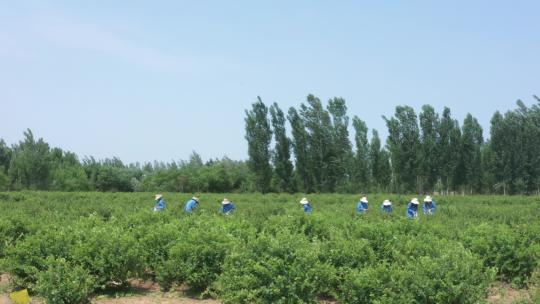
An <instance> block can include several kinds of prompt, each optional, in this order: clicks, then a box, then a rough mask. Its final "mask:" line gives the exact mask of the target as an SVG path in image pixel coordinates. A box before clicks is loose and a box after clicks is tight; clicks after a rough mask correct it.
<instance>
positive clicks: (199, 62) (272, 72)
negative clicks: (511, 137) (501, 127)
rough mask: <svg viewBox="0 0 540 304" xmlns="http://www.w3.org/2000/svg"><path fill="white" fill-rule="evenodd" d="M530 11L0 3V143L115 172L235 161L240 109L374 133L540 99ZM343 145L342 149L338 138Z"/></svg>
mask: <svg viewBox="0 0 540 304" xmlns="http://www.w3.org/2000/svg"><path fill="white" fill-rule="evenodd" d="M539 12H540V2H538V1H444V2H443V1H370V2H367V1H366V2H362V1H189V2H188V1H44V0H39V1H2V2H1V3H0V106H1V109H2V110H1V113H2V115H1V119H0V138H3V139H4V140H6V142H8V143H9V144H13V143H15V142H16V141H18V140H20V139H21V138H22V132H23V131H24V130H25V129H26V128H31V129H32V130H33V131H34V133H35V134H36V135H37V136H39V137H43V138H45V139H46V140H47V141H48V142H49V143H50V144H51V145H53V146H59V147H61V148H64V149H67V150H70V151H73V152H76V153H77V154H78V155H79V156H81V157H82V156H85V155H93V156H96V157H98V158H104V157H112V156H118V157H120V158H121V159H122V160H124V161H127V162H133V161H152V160H162V161H170V160H172V159H174V160H178V159H186V158H188V156H189V155H190V154H191V152H192V151H193V150H196V151H197V152H199V153H200V154H201V155H202V156H203V158H204V159H208V158H209V157H221V156H223V155H227V156H229V157H230V158H233V159H245V158H246V157H247V148H246V146H247V145H246V143H245V140H244V110H245V109H247V108H248V107H249V106H250V104H251V103H252V102H254V101H255V100H256V96H257V95H260V96H261V97H262V98H263V100H264V101H265V102H267V103H270V102H274V101H276V102H278V103H279V104H280V105H281V106H282V108H284V109H285V110H286V109H287V108H288V107H290V106H298V105H299V104H300V103H301V102H303V101H304V100H305V97H306V95H307V94H309V93H313V94H315V95H317V96H318V97H320V98H321V99H322V100H324V101H326V100H327V99H328V98H330V97H333V96H341V97H343V98H345V99H346V100H347V103H348V106H349V114H350V116H352V115H358V116H359V117H361V118H362V119H364V120H365V121H366V123H367V124H368V127H370V128H375V129H378V130H379V132H380V133H381V135H383V136H385V135H386V133H387V131H386V127H385V124H384V122H383V120H382V119H381V115H386V116H391V115H392V114H393V112H394V108H395V106H396V105H400V104H407V105H411V106H413V107H414V108H415V109H416V110H417V111H419V110H420V108H421V106H422V105H423V104H426V103H429V104H432V105H433V106H434V107H435V108H436V109H437V110H438V111H439V112H442V108H443V107H444V106H448V107H450V108H451V109H452V111H453V114H454V116H455V117H456V118H458V119H460V121H462V120H463V118H464V117H465V115H466V114H467V112H471V113H472V114H473V115H474V116H475V117H477V118H478V119H479V121H480V123H481V124H482V126H483V127H484V135H485V136H488V132H487V131H488V128H489V120H490V118H491V116H492V114H493V113H494V112H495V110H501V111H506V110H508V109H511V108H514V106H515V101H516V100H517V99H523V100H524V101H525V103H526V104H529V105H530V104H532V103H533V99H532V97H531V95H532V94H540V18H538V16H539ZM351 139H352V137H351Z"/></svg>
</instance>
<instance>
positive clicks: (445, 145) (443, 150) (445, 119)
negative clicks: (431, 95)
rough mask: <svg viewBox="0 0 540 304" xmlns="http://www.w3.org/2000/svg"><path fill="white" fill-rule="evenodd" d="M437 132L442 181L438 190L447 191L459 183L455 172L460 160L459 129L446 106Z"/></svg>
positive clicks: (457, 169)
mask: <svg viewBox="0 0 540 304" xmlns="http://www.w3.org/2000/svg"><path fill="white" fill-rule="evenodd" d="M438 133H439V136H438V144H437V147H438V155H439V164H440V171H439V172H440V176H441V181H442V189H440V190H442V191H443V192H449V191H450V190H454V189H455V187H456V186H457V184H458V183H459V180H458V173H457V172H458V171H459V166H460V162H461V160H460V159H461V156H460V155H461V147H460V146H461V130H460V129H459V123H458V121H457V120H455V119H453V118H452V115H451V113H450V109H449V108H447V107H445V108H444V110H443V114H442V117H441V121H440V124H439V130H438Z"/></svg>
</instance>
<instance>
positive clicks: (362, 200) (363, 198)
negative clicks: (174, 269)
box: [360, 196, 368, 203]
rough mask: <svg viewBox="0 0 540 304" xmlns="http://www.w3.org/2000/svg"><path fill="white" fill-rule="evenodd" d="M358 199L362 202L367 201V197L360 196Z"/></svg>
mask: <svg viewBox="0 0 540 304" xmlns="http://www.w3.org/2000/svg"><path fill="white" fill-rule="evenodd" d="M360 201H361V202H362V203H367V202H368V199H367V197H365V196H364V197H362V198H361V199H360Z"/></svg>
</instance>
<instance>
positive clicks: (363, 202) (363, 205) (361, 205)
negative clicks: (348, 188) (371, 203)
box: [356, 196, 368, 213]
mask: <svg viewBox="0 0 540 304" xmlns="http://www.w3.org/2000/svg"><path fill="white" fill-rule="evenodd" d="M366 211H368V199H367V197H365V196H364V197H362V198H361V199H360V201H359V202H358V205H356V212H358V213H365V212H366Z"/></svg>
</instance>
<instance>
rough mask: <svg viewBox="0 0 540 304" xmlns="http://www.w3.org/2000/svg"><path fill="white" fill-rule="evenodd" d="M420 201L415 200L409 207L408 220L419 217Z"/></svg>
mask: <svg viewBox="0 0 540 304" xmlns="http://www.w3.org/2000/svg"><path fill="white" fill-rule="evenodd" d="M419 204H420V203H419V202H418V199H417V198H416V197H415V198H413V199H412V200H411V201H410V202H409V204H408V205H407V217H408V218H417V217H418V205H419Z"/></svg>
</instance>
